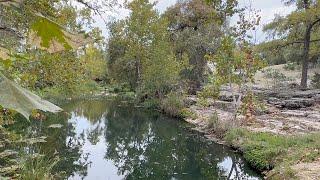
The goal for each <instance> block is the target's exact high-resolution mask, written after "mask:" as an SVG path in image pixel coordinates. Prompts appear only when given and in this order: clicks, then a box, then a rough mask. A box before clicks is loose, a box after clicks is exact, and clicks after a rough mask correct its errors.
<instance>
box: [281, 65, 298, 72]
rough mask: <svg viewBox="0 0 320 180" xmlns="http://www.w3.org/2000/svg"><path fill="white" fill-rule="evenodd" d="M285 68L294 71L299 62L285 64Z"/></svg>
mask: <svg viewBox="0 0 320 180" xmlns="http://www.w3.org/2000/svg"><path fill="white" fill-rule="evenodd" d="M283 68H284V69H285V70H289V71H294V70H295V69H296V68H297V64H295V63H288V64H286V65H284V66H283Z"/></svg>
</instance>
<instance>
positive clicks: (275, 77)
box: [264, 68, 292, 88]
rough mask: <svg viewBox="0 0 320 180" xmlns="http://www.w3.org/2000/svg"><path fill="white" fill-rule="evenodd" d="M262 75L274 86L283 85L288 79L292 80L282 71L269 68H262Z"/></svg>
mask: <svg viewBox="0 0 320 180" xmlns="http://www.w3.org/2000/svg"><path fill="white" fill-rule="evenodd" d="M264 76H265V78H269V79H271V80H272V83H273V84H272V86H273V87H275V88H280V87H283V86H285V85H286V83H287V82H288V81H292V79H291V78H289V77H287V76H286V75H285V74H283V73H282V72H279V71H278V70H276V69H271V68H268V69H266V70H264Z"/></svg>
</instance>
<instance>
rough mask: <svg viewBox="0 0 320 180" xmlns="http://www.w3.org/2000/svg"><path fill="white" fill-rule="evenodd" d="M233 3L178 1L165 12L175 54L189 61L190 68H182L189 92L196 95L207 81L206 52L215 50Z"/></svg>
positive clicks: (194, 0) (196, 0) (230, 13)
mask: <svg viewBox="0 0 320 180" xmlns="http://www.w3.org/2000/svg"><path fill="white" fill-rule="evenodd" d="M234 2H236V1H234ZM234 2H233V1H228V2H225V3H224V2H222V1H212V2H210V3H206V2H205V1H203V0H188V1H179V2H178V3H176V4H175V5H174V6H172V7H170V8H169V9H168V10H167V11H166V12H165V16H166V17H167V18H168V20H169V31H170V37H171V38H170V39H171V42H172V44H173V48H174V51H175V54H176V57H177V58H178V59H183V58H185V57H187V58H188V60H189V64H190V67H188V68H186V69H184V70H183V71H182V77H183V79H185V80H186V81H187V86H188V91H189V93H192V94H195V93H196V92H197V91H199V90H200V89H201V87H202V85H203V84H204V83H205V82H206V81H207V74H208V73H206V72H207V70H208V68H207V61H206V59H205V55H206V54H213V53H215V51H216V50H217V47H218V46H219V43H220V37H221V36H222V35H223V24H224V23H226V21H227V20H226V16H232V14H233V12H232V11H233V10H232V11H231V9H233V8H232V6H234V4H233V3H234Z"/></svg>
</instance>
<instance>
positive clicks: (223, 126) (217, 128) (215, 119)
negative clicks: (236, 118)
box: [208, 111, 232, 138]
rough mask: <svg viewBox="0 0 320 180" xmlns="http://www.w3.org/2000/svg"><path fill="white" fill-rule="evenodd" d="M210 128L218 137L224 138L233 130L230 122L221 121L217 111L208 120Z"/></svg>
mask: <svg viewBox="0 0 320 180" xmlns="http://www.w3.org/2000/svg"><path fill="white" fill-rule="evenodd" d="M208 128H210V129H212V130H213V131H214V134H215V135H216V136H217V137H219V138H223V137H225V135H226V133H227V132H228V131H229V130H230V128H232V123H231V122H230V121H221V120H220V119H219V116H218V113H217V112H216V111H215V112H214V113H213V114H212V115H211V116H210V117H209V119H208Z"/></svg>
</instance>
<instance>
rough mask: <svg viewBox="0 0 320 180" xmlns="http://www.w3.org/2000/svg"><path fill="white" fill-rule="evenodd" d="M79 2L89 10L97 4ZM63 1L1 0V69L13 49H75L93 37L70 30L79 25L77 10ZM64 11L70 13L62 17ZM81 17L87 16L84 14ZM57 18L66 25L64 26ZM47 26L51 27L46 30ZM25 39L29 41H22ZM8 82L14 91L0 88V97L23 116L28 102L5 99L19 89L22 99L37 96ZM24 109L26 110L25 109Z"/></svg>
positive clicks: (10, 57)
mask: <svg viewBox="0 0 320 180" xmlns="http://www.w3.org/2000/svg"><path fill="white" fill-rule="evenodd" d="M78 2H79V3H81V4H84V5H85V6H86V7H88V9H90V10H93V11H98V10H97V9H95V7H96V6H90V4H88V3H86V2H85V1H80V0H79V1H78ZM64 3H67V1H57V0H49V1H47V0H39V1H33V0H3V1H0V13H1V17H0V35H2V38H1V40H0V60H1V64H0V68H1V69H2V70H3V67H4V66H5V65H8V64H10V61H12V57H13V54H14V52H16V51H20V52H26V51H27V50H30V49H32V48H34V47H36V48H37V49H43V50H46V51H47V52H49V53H56V52H61V51H69V50H70V51H71V50H75V49H77V48H78V47H80V46H84V45H85V44H87V43H88V42H91V41H92V40H91V39H89V38H87V37H86V36H85V35H84V34H83V33H74V32H71V30H79V28H76V27H77V23H76V22H77V21H76V18H77V15H78V14H77V13H76V11H75V8H72V7H71V6H70V5H66V4H64ZM66 15H73V16H70V17H69V19H66V18H63V16H66ZM72 17H73V18H72ZM83 17H88V16H87V15H84V16H83ZM68 20H74V21H68ZM58 22H59V23H62V24H63V25H65V27H63V26H62V25H61V24H59V23H58ZM67 25H69V26H67ZM48 29H50V30H49V31H48ZM25 41H26V42H28V43H27V44H26V43H23V42H25ZM67 53H68V52H67ZM4 60H5V61H4ZM3 79H4V80H3ZM8 82H10V81H9V80H7V79H6V78H5V77H4V76H3V75H2V74H1V83H7V84H8ZM10 83H11V84H12V87H15V89H16V90H15V91H14V92H17V93H13V94H8V93H7V92H5V91H1V97H3V98H1V105H2V106H3V107H5V108H13V109H14V110H17V111H18V112H20V113H22V114H24V115H25V116H28V115H29V112H30V110H29V109H27V107H28V106H27V105H26V104H25V105H24V104H23V103H27V102H26V101H24V102H21V103H20V104H19V106H16V105H15V104H13V103H14V102H11V101H8V100H7V99H8V98H9V99H10V98H13V97H14V96H15V95H17V94H19V92H20V94H19V95H20V96H22V95H23V94H28V97H27V96H26V97H24V99H30V98H31V99H30V100H31V101H36V100H37V99H40V98H39V97H38V96H36V95H34V94H32V93H31V92H29V91H27V90H23V92H25V93H21V92H22V90H21V89H22V88H20V87H19V86H17V85H15V84H14V83H12V82H10ZM12 96H13V97H12ZM21 98H23V97H21ZM45 103H48V102H45ZM30 107H32V106H30ZM37 108H39V107H37ZM40 109H42V110H45V111H46V110H48V109H46V108H45V107H43V108H41V107H40ZM49 110H50V109H49ZM24 111H26V112H28V113H24ZM53 111H55V110H53Z"/></svg>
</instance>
